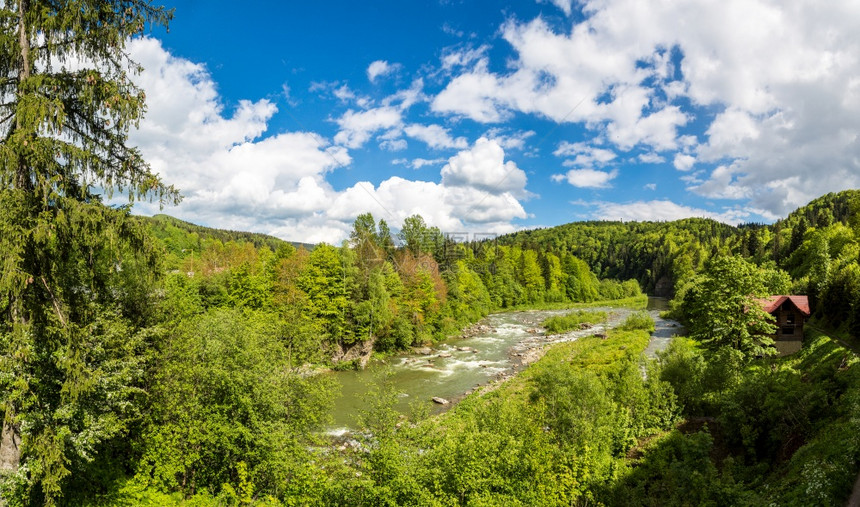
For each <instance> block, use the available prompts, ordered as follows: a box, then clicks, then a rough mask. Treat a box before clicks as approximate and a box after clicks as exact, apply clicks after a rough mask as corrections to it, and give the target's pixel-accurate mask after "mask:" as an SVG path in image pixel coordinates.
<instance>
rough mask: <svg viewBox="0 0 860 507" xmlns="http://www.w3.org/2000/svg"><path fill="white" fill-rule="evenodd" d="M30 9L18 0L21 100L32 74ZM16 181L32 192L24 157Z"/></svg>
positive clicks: (25, 1) (18, 123)
mask: <svg viewBox="0 0 860 507" xmlns="http://www.w3.org/2000/svg"><path fill="white" fill-rule="evenodd" d="M28 9H29V2H28V0H18V46H19V50H20V51H21V62H20V63H19V65H20V67H19V68H18V93H19V97H18V99H19V100H20V95H21V93H22V87H23V86H24V83H25V81H26V80H27V79H29V78H30V74H31V68H30V36H29V34H28V33H27V21H26V16H25V15H26V13H27V10H28ZM15 128H16V130H20V129H21V118H20V116H19V115H18V114H17V112H16V115H15ZM15 179H16V181H15V183H16V185H17V187H18V189H19V190H32V181H31V179H30V170H29V166H28V164H27V161H26V160H25V159H24V156H23V155H21V156H19V160H18V168H17V172H16V178H15Z"/></svg>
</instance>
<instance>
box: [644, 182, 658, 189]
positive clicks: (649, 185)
mask: <svg viewBox="0 0 860 507" xmlns="http://www.w3.org/2000/svg"><path fill="white" fill-rule="evenodd" d="M642 188H644V189H645V190H657V184H656V183H646V184H644V185H642Z"/></svg>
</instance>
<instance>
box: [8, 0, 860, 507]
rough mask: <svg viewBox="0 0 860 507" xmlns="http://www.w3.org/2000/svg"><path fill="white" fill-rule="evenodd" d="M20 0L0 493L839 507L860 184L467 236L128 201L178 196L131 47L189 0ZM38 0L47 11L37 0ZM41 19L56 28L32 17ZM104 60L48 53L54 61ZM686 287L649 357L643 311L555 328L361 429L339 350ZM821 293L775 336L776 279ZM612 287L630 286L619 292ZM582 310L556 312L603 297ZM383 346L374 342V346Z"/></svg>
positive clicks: (388, 398)
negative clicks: (352, 423) (438, 409)
mask: <svg viewBox="0 0 860 507" xmlns="http://www.w3.org/2000/svg"><path fill="white" fill-rule="evenodd" d="M45 5H46V4H45V3H44V2H35V1H34V2H32V3H28V2H21V3H19V4H16V5H15V6H14V7H15V8H16V9H18V8H19V7H20V10H21V12H17V11H12V10H11V7H10V4H8V3H4V4H2V7H0V28H2V29H0V33H2V39H0V42H2V43H0V96H2V97H4V100H5V98H8V101H6V102H4V103H2V104H0V118H3V120H2V123H0V129H2V130H0V134H2V140H0V180H2V188H0V216H2V217H3V220H2V221H0V250H2V251H3V257H2V264H0V315H2V320H0V394H2V395H0V400H2V404H0V410H2V412H3V414H4V416H3V423H2V438H0V504H4V505H9V506H19V505H92V506H101V505H159V506H160V505H187V506H192V505H193V506H204V505H591V504H604V505H690V504H697V505H761V504H764V503H767V504H775V505H798V504H801V505H834V504H839V503H844V502H845V500H846V499H847V498H848V496H849V495H850V494H851V489H852V485H853V484H854V480H855V478H856V477H857V473H858V468H860V467H858V457H860V437H858V435H860V431H858V430H860V398H858V393H860V389H858V387H860V379H858V376H860V373H858V371H860V370H858V368H860V367H858V366H857V363H858V362H857V356H856V353H855V350H856V349H857V347H858V345H860V343H858V340H857V335H858V330H860V257H858V256H859V255H860V191H858V190H848V191H843V192H840V193H836V194H828V195H826V196H823V197H820V198H818V199H816V200H814V201H812V202H811V203H809V204H808V205H806V206H804V207H802V208H800V209H798V210H796V211H794V212H792V213H791V214H789V215H788V216H787V217H786V218H784V219H782V220H778V221H776V222H775V223H774V224H770V225H764V224H744V225H742V226H740V227H733V226H729V225H725V224H721V223H718V222H715V221H712V220H706V219H685V220H679V221H673V222H639V223H637V222H632V223H621V222H581V223H572V224H567V225H562V226H558V227H553V228H546V229H539V230H525V231H520V232H518V233H515V234H511V235H506V236H502V237H498V238H495V239H488V240H485V241H476V242H460V243H458V242H455V241H453V240H452V238H450V237H446V235H444V234H443V233H442V232H441V231H440V230H439V229H438V228H436V227H433V226H431V225H428V224H427V223H426V222H425V221H424V219H423V218H422V217H421V216H419V215H413V216H410V217H408V218H406V219H405V220H404V222H403V225H402V227H401V228H400V229H399V231H397V232H396V233H394V232H393V231H392V230H391V228H390V227H389V225H388V224H387V223H386V222H385V221H384V220H376V219H375V218H374V217H373V216H372V215H371V214H370V213H365V214H362V215H360V216H358V217H356V219H355V222H354V224H353V228H352V231H351V234H350V236H349V239H348V240H346V241H344V242H343V243H342V244H340V245H329V244H324V243H323V244H318V245H313V246H311V245H304V244H292V243H289V242H285V241H282V240H279V239H277V238H273V237H270V236H264V235H257V234H250V233H243V232H235V231H224V230H215V229H209V228H205V227H200V226H195V225H192V224H188V223H186V222H183V221H181V220H177V219H173V218H170V217H167V216H163V215H161V216H156V217H151V218H147V217H138V216H134V215H133V214H132V212H131V210H132V206H131V205H129V206H113V205H107V204H106V203H105V202H106V201H107V200H109V199H110V197H111V196H112V195H113V193H114V192H116V193H117V194H121V195H124V196H127V197H128V198H129V199H130V201H132V202H133V201H135V200H137V199H149V200H153V201H157V202H160V203H163V204H164V205H169V204H171V203H176V202H178V201H179V200H180V199H181V197H180V195H179V192H178V190H177V189H175V188H173V187H172V186H170V185H169V184H168V183H165V182H163V181H161V179H160V178H159V176H158V174H157V173H155V172H154V171H153V170H152V168H151V167H150V166H149V165H148V164H147V163H146V162H145V161H144V160H143V159H142V157H141V154H140V153H139V151H138V150H137V149H135V148H133V147H130V146H128V143H127V140H128V131H129V129H130V128H132V127H133V126H134V125H135V124H136V122H137V121H139V119H140V117H141V115H142V114H143V112H144V104H145V96H144V95H143V93H142V91H141V90H140V89H138V88H137V87H136V86H135V85H134V83H133V82H132V80H130V78H129V76H128V74H127V71H128V69H127V66H128V65H129V64H130V62H128V61H127V55H126V54H125V53H124V52H123V48H124V45H125V43H126V41H127V40H128V39H129V38H130V37H134V36H138V35H140V34H141V33H143V30H144V27H145V26H146V25H147V24H152V23H155V24H166V23H167V22H168V21H169V19H170V17H171V16H172V14H171V12H170V11H167V10H165V9H163V8H158V7H153V6H152V5H150V4H149V3H146V2H135V1H130V2H124V3H122V7H123V8H121V9H117V8H115V7H116V4H115V3H112V2H101V1H96V2H94V3H93V5H95V6H98V7H100V8H94V9H77V8H76V6H75V5H76V4H74V3H68V4H60V5H56V6H51V9H53V10H50V12H51V15H45V12H48V11H47V10H40V9H41V8H42V7H45ZM26 9H30V10H26ZM35 34H38V37H37V36H36V35H35ZM71 50H74V51H75V52H76V53H75V56H76V57H77V58H83V59H84V61H85V62H87V61H88V62H90V63H93V62H97V63H98V65H95V66H87V65H79V66H76V67H73V68H72V69H71V70H68V69H67V68H66V67H64V66H50V65H37V62H42V61H44V60H43V59H47V60H50V59H51V58H54V59H57V60H58V61H63V60H64V59H67V58H69V57H70V56H69V53H68V51H71ZM643 293H648V294H656V295H662V296H668V297H672V302H671V310H670V312H669V313H670V315H671V316H672V317H673V318H676V319H678V320H679V321H680V322H682V323H683V324H684V325H685V326H686V328H687V330H688V336H686V337H678V338H675V339H674V340H673V341H672V343H671V345H670V346H669V347H668V349H667V350H666V351H665V352H663V353H661V354H660V355H659V356H658V357H657V359H655V360H649V359H645V358H644V357H643V354H642V353H643V350H644V349H645V348H646V347H647V345H648V343H649V336H650V333H651V332H652V331H653V329H654V323H653V321H651V319H650V317H648V316H647V314H644V313H634V314H632V315H631V317H630V318H628V319H627V321H625V322H623V323H622V324H621V325H620V326H618V327H616V328H615V329H612V330H610V331H608V332H607V333H605V334H604V335H602V336H592V337H588V338H583V339H580V340H577V341H574V342H569V343H564V344H559V345H556V346H554V347H552V348H550V349H548V350H547V351H546V355H545V356H544V357H543V358H542V359H540V360H539V361H538V362H536V363H534V364H532V365H531V366H530V367H528V368H527V369H526V370H524V371H523V372H522V373H521V374H519V375H517V376H516V377H514V378H512V379H510V380H509V381H508V382H505V383H500V384H498V385H495V386H494V387H493V388H492V389H487V390H483V391H481V392H478V393H475V394H473V395H471V396H468V397H466V398H465V399H464V400H463V401H462V402H460V403H459V404H457V405H456V406H455V407H454V408H453V409H451V410H450V411H448V412H446V413H444V414H443V415H439V416H429V415H428V414H427V408H426V405H424V406H423V408H422V406H421V405H420V404H419V405H416V406H415V407H414V410H412V411H410V413H408V414H401V413H398V412H397V411H396V410H395V409H394V404H395V401H396V399H397V397H398V392H397V390H396V388H395V386H394V385H393V384H392V383H391V381H390V372H389V371H387V370H386V369H385V368H384V367H383V368H378V371H377V380H376V382H375V383H374V385H373V387H372V392H371V396H369V397H368V400H367V403H366V408H365V410H364V412H363V413H362V414H361V424H360V426H361V427H360V428H356V432H355V434H354V439H353V441H351V443H350V445H342V444H340V443H339V442H336V441H333V440H332V438H331V437H330V435H327V434H326V433H325V432H324V431H322V430H323V429H324V428H325V427H326V423H327V418H328V416H329V414H330V408H331V406H332V403H333V402H334V399H333V398H334V392H335V389H334V386H333V377H332V376H330V375H324V374H322V373H323V372H325V371H328V370H336V369H348V368H364V367H366V366H367V365H368V364H374V363H373V362H374V360H375V359H379V360H384V359H385V358H386V357H390V356H391V355H393V354H397V353H399V352H403V351H409V350H410V349H411V348H412V347H414V346H423V345H428V344H433V343H436V342H438V341H440V340H443V339H446V338H448V337H450V336H452V335H458V334H459V333H460V331H461V330H462V329H463V327H464V326H466V325H468V324H470V323H475V322H477V321H479V320H480V319H481V318H483V317H485V316H486V315H488V314H489V313H491V312H498V311H505V310H511V309H535V308H568V307H570V308H578V306H577V305H583V304H586V303H594V302H598V301H614V302H616V304H628V305H633V306H637V305H638V306H640V307H641V305H642V304H643V301H644V297H643ZM775 293H776V294H779V293H793V294H805V295H808V296H809V298H810V302H811V308H812V310H813V320H812V321H811V323H810V325H809V326H808V327H807V336H806V339H805V342H804V346H803V349H802V350H801V351H800V352H799V353H797V354H795V355H792V356H787V357H775V350H774V349H773V347H771V344H772V343H771V342H770V341H769V339H768V338H767V334H768V333H769V332H770V331H772V330H773V323H772V321H771V320H770V319H769V318H768V316H767V314H766V313H764V312H763V310H761V309H760V306H758V305H757V304H756V299H757V298H760V297H763V296H766V295H769V294H775ZM618 301H621V302H622V303H617V302H618ZM588 318H600V317H595V316H594V315H592V316H590V317H589V316H587V315H586V314H578V313H572V314H570V315H568V316H567V319H566V320H565V319H559V320H558V321H554V322H553V323H552V324H548V327H552V328H554V329H558V330H562V329H567V328H569V327H570V326H574V325H577V324H581V323H583V321H584V320H586V319H588ZM378 362H380V363H381V362H382V361H378Z"/></svg>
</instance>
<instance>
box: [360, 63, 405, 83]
mask: <svg viewBox="0 0 860 507" xmlns="http://www.w3.org/2000/svg"><path fill="white" fill-rule="evenodd" d="M397 67H398V66H397V64H390V63H388V62H387V61H386V60H376V61H375V62H371V64H370V65H368V66H367V79H368V80H369V81H370V82H371V83H373V82H374V81H376V78H378V77H380V76H386V75H388V74H391V73H392V72H394V71H395V70H397Z"/></svg>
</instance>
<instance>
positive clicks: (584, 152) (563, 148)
mask: <svg viewBox="0 0 860 507" xmlns="http://www.w3.org/2000/svg"><path fill="white" fill-rule="evenodd" d="M552 154H553V155H555V156H556V157H573V159H570V160H567V161H565V165H568V166H579V167H581V166H591V165H599V166H602V165H606V164H608V163H609V162H612V161H613V160H615V158H616V157H617V156H618V155H616V154H615V152H614V151H612V150H607V149H605V148H598V147H596V146H593V145H590V144H588V143H570V142H568V141H562V143H561V144H559V145H558V148H557V149H556V150H555V151H554V152H552Z"/></svg>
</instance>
